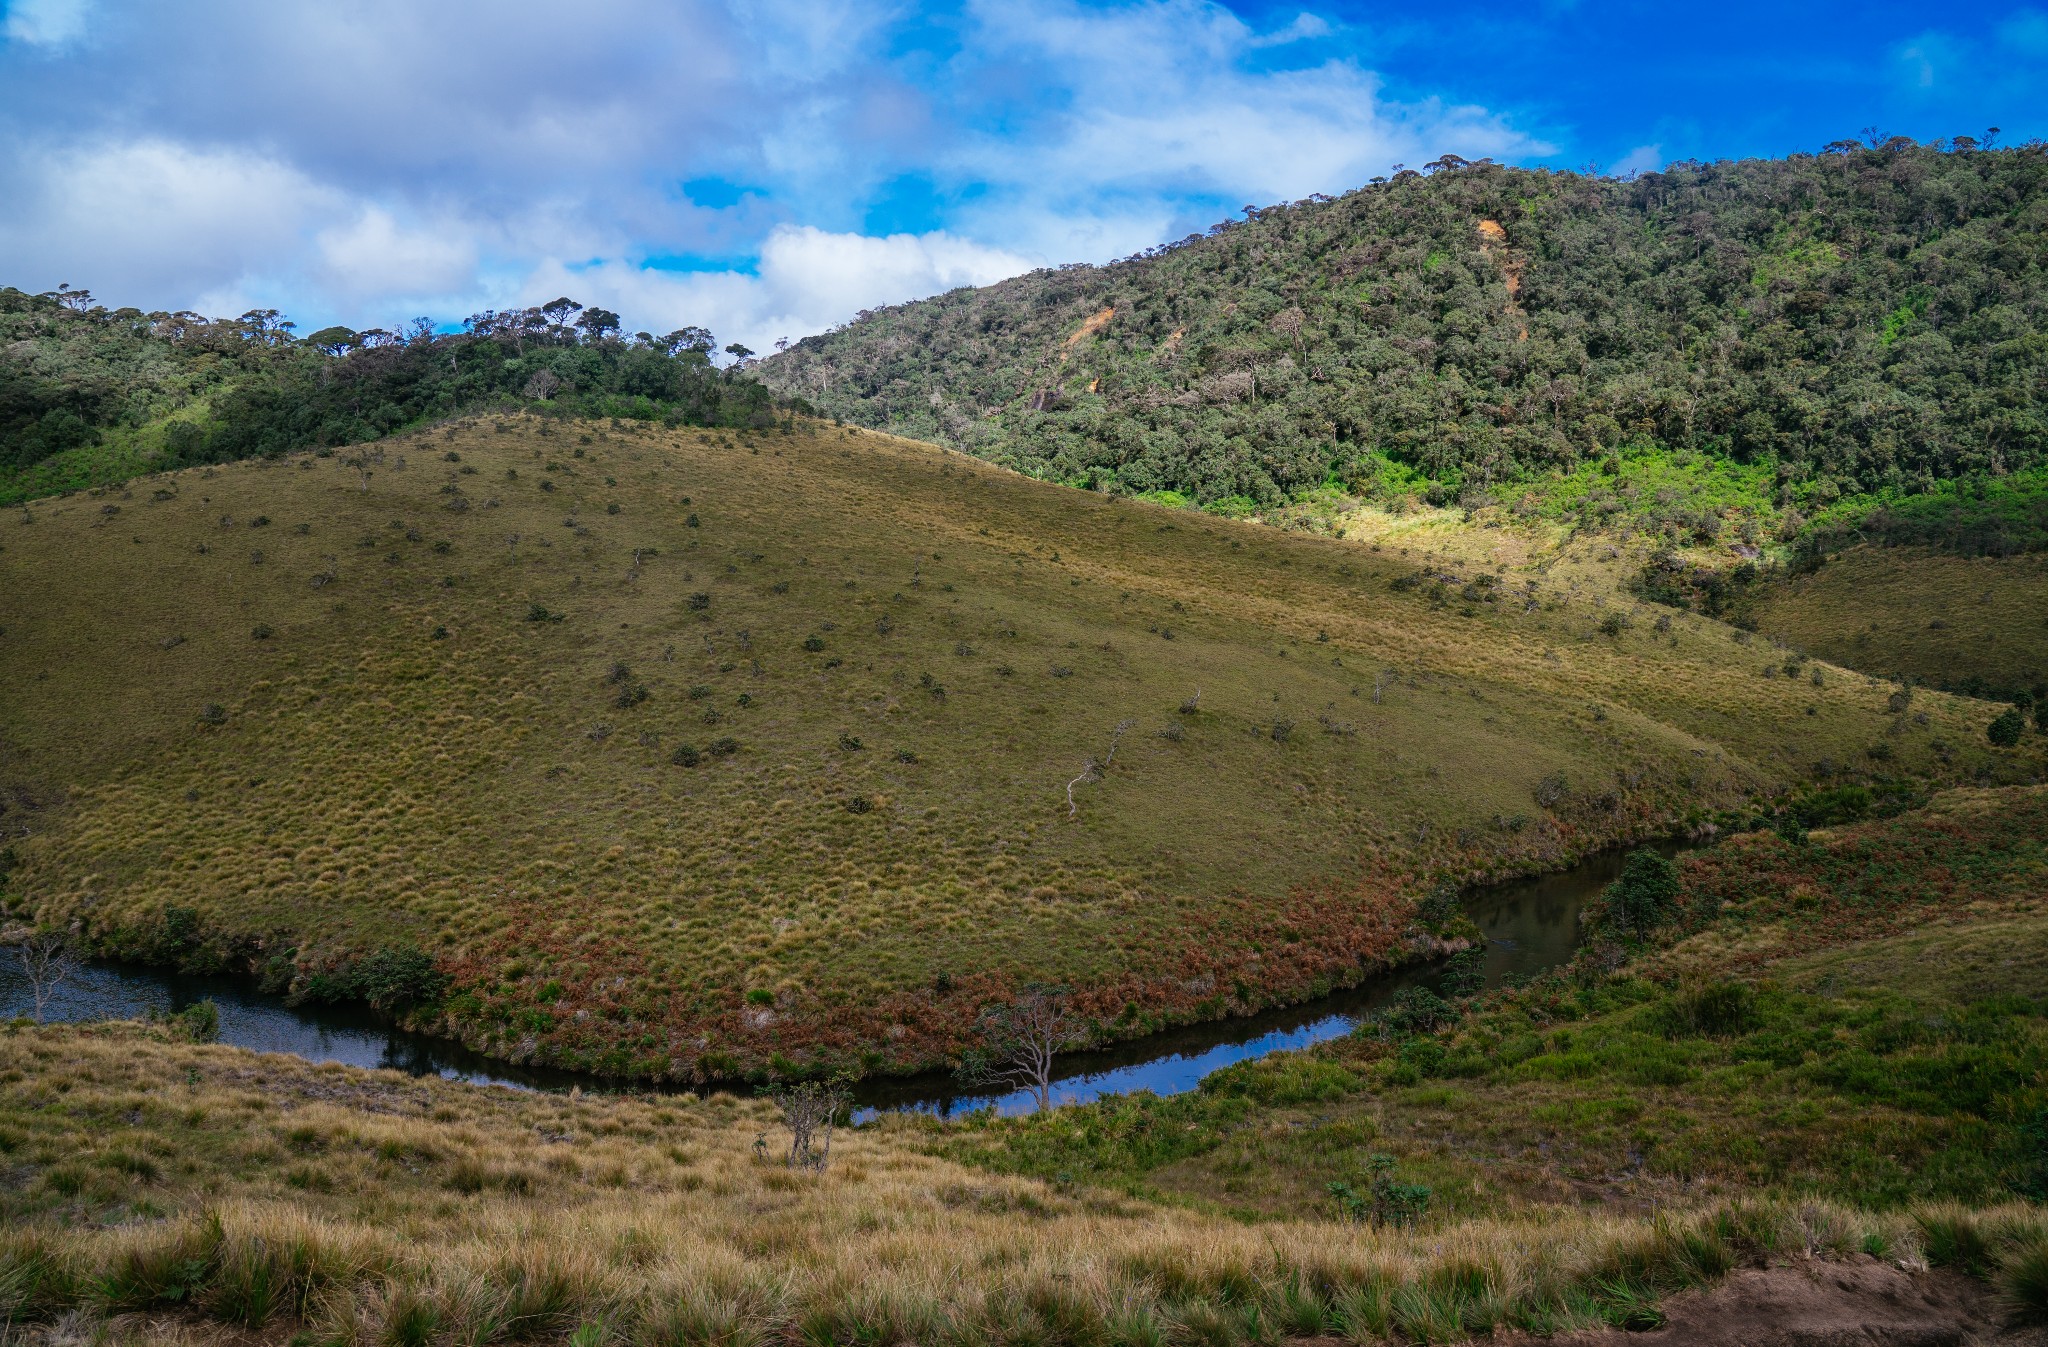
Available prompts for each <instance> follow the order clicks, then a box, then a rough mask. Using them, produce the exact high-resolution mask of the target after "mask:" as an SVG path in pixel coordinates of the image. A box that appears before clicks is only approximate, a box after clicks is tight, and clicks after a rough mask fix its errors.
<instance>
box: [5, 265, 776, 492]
mask: <svg viewBox="0 0 2048 1347" xmlns="http://www.w3.org/2000/svg"><path fill="white" fill-rule="evenodd" d="M295 330H296V325H295V324H294V323H292V322H291V321H289V320H288V319H286V318H285V317H283V315H281V314H280V313H278V312H277V311H276V310H274V309H253V310H250V311H249V312H247V313H245V314H243V315H241V316H240V317H238V318H208V317H205V316H202V315H200V314H196V313H189V312H179V313H166V312H155V313H144V312H142V311H140V310H138V309H133V308H115V309H110V308H107V307H105V306H104V305H101V304H99V303H98V302H96V301H95V300H94V298H93V296H92V294H91V292H90V291H87V290H75V289H72V288H70V287H69V286H64V287H60V288H59V289H57V290H54V291H49V292H45V293H43V294H28V293H25V292H23V291H21V290H17V289H12V288H8V289H0V472H5V471H9V470H14V471H19V470H21V469H23V468H27V467H30V466H32V465H34V464H36V463H39V462H41V461H43V460H44V459H47V458H50V457H51V456H53V455H56V454H60V453H63V452H65V451H67V450H74V449H79V448H81V447H88V446H92V445H95V444H98V443H100V442H101V441H102V440H103V439H105V438H106V437H108V436H110V435H119V434H126V435H147V436H156V437H159V438H160V442H161V447H160V452H159V454H158V455H157V459H156V462H157V464H158V465H159V466H163V467H177V466H183V465H187V464H194V463H210V462H222V461H226V460H230V459H237V458H250V457H257V456H262V455H272V454H280V453H286V452H289V451H292V450H296V449H304V448H308V447H316V446H321V445H342V444H355V443H360V442H363V441H368V440H375V439H379V438H381V437H383V436H386V435H389V434H391V433H392V432H394V431H397V430H399V429H401V428H403V427H406V426H410V425H415V424H418V423H420V422H422V421H426V420H431V419H435V418H439V417H443V416H450V415H455V414H457V413H462V412H468V411H474V410H477V409H479V408H484V407H489V406H493V405H507V404H513V403H521V404H528V405H540V406H543V407H550V408H554V409H557V410H560V411H564V412H568V413H573V414H581V415H592V416H614V417H630V418H634V419H640V420H657V421H664V422H666V423H668V424H670V425H697V426H728V427H742V426H755V427H760V426H766V425H769V424H772V423H773V422H774V421H776V420H777V419H778V418H779V415H780V414H781V413H784V412H787V411H789V410H793V409H795V410H801V409H803V408H802V407H801V404H800V403H793V402H791V401H790V400H789V399H786V398H780V399H779V398H777V397H775V396H774V395H773V394H772V393H771V392H770V391H769V390H768V389H767V388H765V387H763V386H762V385H761V384H760V383H759V382H757V381H756V380H755V379H753V378H752V377H751V375H750V374H749V373H748V372H747V358H748V357H750V356H751V355H752V354H753V353H752V352H751V351H748V350H747V349H746V348H745V347H743V346H739V345H731V346H728V347H726V348H725V349H726V353H727V354H728V355H731V356H733V357H734V360H733V362H732V364H731V365H729V366H728V367H726V368H722V369H721V368H720V367H718V366H717V365H716V364H715V363H714V361H713V358H712V356H713V352H714V350H715V349H716V341H715V339H714V338H713V337H712V335H711V334H710V333H709V332H707V331H705V330H704V329H703V328H701V327H685V328H681V329H678V330H677V331H674V332H670V333H667V334H665V335H662V336H656V335H654V334H652V333H648V332H636V333H633V334H631V335H625V334H623V333H622V332H621V331H620V321H619V316H618V315H617V314H615V313H612V312H610V311H609V310H606V309H602V308H596V307H586V306H584V305H582V304H579V303H577V302H575V301H574V300H571V299H568V298H566V297H563V298H559V299H555V300H551V301H550V302H548V303H546V304H541V305H536V306H533V307H531V308H521V309H509V310H505V311H502V312H501V311H496V310H487V311H485V312H482V313H478V314H473V315H471V317H470V318H469V319H468V320H467V322H465V323H464V324H463V326H462V329H461V330H460V331H454V332H440V331H436V330H435V328H434V325H433V323H432V322H430V321H429V320H427V319H425V318H420V319H416V320H414V321H413V322H412V323H410V324H409V325H407V326H405V327H404V328H402V329H400V330H397V331H392V330H387V329H382V328H371V329H369V330H367V331H361V332H358V331H354V330H352V329H350V328H346V327H327V328H322V329H320V330H319V331H317V332H313V333H311V334H309V335H307V336H304V337H300V336H297V335H295Z"/></svg>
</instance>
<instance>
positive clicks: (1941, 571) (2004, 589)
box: [1751, 547, 2048, 693]
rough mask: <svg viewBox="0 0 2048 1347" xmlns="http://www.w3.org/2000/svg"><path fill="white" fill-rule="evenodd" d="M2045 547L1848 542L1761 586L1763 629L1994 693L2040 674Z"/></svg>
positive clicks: (2045, 672)
mask: <svg viewBox="0 0 2048 1347" xmlns="http://www.w3.org/2000/svg"><path fill="white" fill-rule="evenodd" d="M2043 596H2048V553H2040V552H2035V553H2029V554H2027V555H2025V556H2016V557H1962V556H1952V555H1944V554H1942V553H1939V552H1932V551H1928V550H1926V549H1923V548H1891V547H1884V548H1879V547H1854V548H1850V549H1849V550H1848V551H1846V552H1843V553H1841V554H1840V555H1839V556H1836V557H1834V558H1833V559H1832V560H1830V561H1828V562H1827V563H1826V564H1825V565H1823V566H1821V567H1820V568H1819V569H1818V570H1816V571H1812V572H1808V573H1805V574H1798V575H1792V576H1788V577H1786V578H1784V579H1782V580H1778V581H1775V582H1773V583H1771V584H1769V585H1765V586H1762V587H1760V588H1759V589H1758V590H1757V591H1756V596H1755V598H1754V599H1753V601H1752V607H1751V615H1752V616H1753V617H1754V618H1755V620H1756V622H1757V625H1758V626H1759V627H1760V628H1761V629H1762V630H1764V631H1767V632H1769V633H1771V634H1772V635H1774V636H1778V637H1782V638H1783V639H1784V640H1786V641H1788V642H1790V643H1791V644H1793V645H1796V646H1798V647H1799V648H1800V649H1802V650H1808V651H1811V652H1813V653H1814V654H1816V655H1818V656H1820V657H1821V658H1823V659H1828V660H1833V661H1835V662H1836V663H1839V664H1845V665H1848V666H1850V667H1852V668H1857V669H1865V670H1868V671H1870V672H1872V673H1878V674H1888V675H1892V676H1895V677H1899V678H1910V679H1912V680H1914V681H1915V682H1919V683H1924V684H1927V685H1930V686H1933V687H1943V688H1957V689H1970V690H1985V691H1990V692H1994V693H1998V692H2003V693H2014V692H2020V691H2031V690H2032V689H2033V688H2034V687H2035V686H2036V685H2037V684H2040V683H2042V682H2044V681H2048V605H2044V603H2043Z"/></svg>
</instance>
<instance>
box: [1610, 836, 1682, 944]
mask: <svg viewBox="0 0 2048 1347" xmlns="http://www.w3.org/2000/svg"><path fill="white" fill-rule="evenodd" d="M1678 889H1679V886H1678V867H1677V866H1675V865H1673V864H1672V863H1671V862H1670V861H1668V860H1666V859H1664V857H1662V856H1659V855H1658V854H1657V853H1656V852H1654V851H1649V850H1637V851H1632V852H1630V853H1629V856H1628V860H1627V861H1625V862H1624V863H1623V865H1622V870H1621V878H1619V879H1617V880H1615V881H1614V882H1613V883H1612V884H1609V885H1608V886H1607V891H1606V893H1605V894H1603V895H1602V896H1603V897H1604V898H1605V899H1606V900H1607V916H1608V919H1609V920H1610V921H1611V922H1613V923H1614V925H1615V926H1617V927H1619V928H1620V929H1622V930H1624V931H1627V932H1629V933H1630V934H1633V935H1636V936H1643V935H1647V934H1649V933H1650V932H1651V931H1652V930H1654V929H1655V928H1656V927H1657V926H1659V925H1661V924H1662V923H1663V922H1664V921H1666V920H1668V919H1669V918H1670V916H1671V914H1672V908H1673V905H1674V904H1675V903H1676V901H1677V899H1678Z"/></svg>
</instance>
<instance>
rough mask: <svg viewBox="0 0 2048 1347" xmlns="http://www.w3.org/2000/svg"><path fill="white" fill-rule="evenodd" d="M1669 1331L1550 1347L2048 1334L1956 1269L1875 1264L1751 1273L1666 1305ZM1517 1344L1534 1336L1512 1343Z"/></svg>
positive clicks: (1919, 1346) (1881, 1343)
mask: <svg viewBox="0 0 2048 1347" xmlns="http://www.w3.org/2000/svg"><path fill="white" fill-rule="evenodd" d="M1663 1309H1664V1314H1665V1316H1666V1320H1667V1322H1666V1323H1665V1325H1664V1327H1662V1328H1658V1329H1652V1330H1650V1331H1648V1332H1642V1333H1624V1332H1621V1331H1620V1330H1618V1329H1605V1330H1601V1331H1599V1332H1591V1333H1573V1334H1565V1335H1562V1336H1559V1337H1555V1338H1550V1339H1546V1340H1544V1341H1545V1342H1547V1343H1548V1344H1550V1347H1608V1345H1609V1344H1613V1345H1614V1347H1620V1344H1622V1343H1624V1342H1626V1343H1629V1344H1639V1343H1640V1344H1649V1343H1668V1344H1683V1347H1951V1345H1952V1344H1953V1347H1964V1345H1965V1344H1976V1343H1984V1344H1998V1345H1999V1347H2040V1345H2042V1344H2048V1329H2039V1328H2010V1327H2008V1326H2007V1324H2006V1321H2005V1317H2004V1315H2003V1314H2002V1313H2001V1312H2000V1309H1999V1305H1998V1300H1997V1296H1996V1294H1995V1293H1994V1292H1993V1291H1992V1290H1991V1288H1990V1287H1988V1286H1986V1285H1984V1284H1983V1283H1982V1282H1978V1281H1973V1280H1971V1279H1970V1278H1968V1277H1965V1276H1962V1275H1960V1274H1958V1273H1954V1272H1922V1273H1908V1272H1903V1271H1901V1270H1900V1269H1899V1268H1898V1267H1896V1266H1894V1265H1893V1264H1890V1263H1885V1262H1880V1261H1879V1260H1877V1259H1875V1258H1868V1257H1861V1256H1859V1257H1856V1258H1852V1259H1849V1260H1847V1261H1844V1262H1840V1263H1832V1262H1825V1263H1824V1262H1818V1261H1803V1262H1799V1263H1794V1264H1791V1265H1789V1266H1784V1267H1773V1268H1764V1269H1754V1268H1750V1269H1744V1270H1742V1271H1740V1272H1735V1273H1731V1274H1730V1275H1729V1276H1728V1278H1727V1280H1725V1281H1723V1282H1721V1283H1720V1284H1719V1285H1717V1286H1715V1287H1712V1288H1711V1289H1708V1290H1704V1291H1689V1292H1686V1293H1684V1294H1682V1295H1676V1296H1673V1297H1671V1299H1669V1300H1668V1301H1666V1302H1665V1303H1664V1306H1663ZM1507 1341H1509V1342H1512V1343H1515V1344H1516V1347H1535V1344H1536V1342H1537V1341H1538V1340H1537V1339H1534V1338H1522V1337H1513V1338H1509V1339H1507Z"/></svg>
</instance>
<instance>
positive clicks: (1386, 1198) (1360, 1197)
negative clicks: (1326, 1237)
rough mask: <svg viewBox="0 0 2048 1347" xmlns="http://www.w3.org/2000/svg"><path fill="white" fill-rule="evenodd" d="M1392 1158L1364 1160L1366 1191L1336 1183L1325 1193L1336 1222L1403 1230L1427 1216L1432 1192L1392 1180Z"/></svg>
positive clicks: (1422, 1186) (1347, 1184)
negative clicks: (1350, 1222) (1331, 1201)
mask: <svg viewBox="0 0 2048 1347" xmlns="http://www.w3.org/2000/svg"><path fill="white" fill-rule="evenodd" d="M1394 1164H1395V1162H1394V1157H1393V1156H1391V1155H1381V1154H1374V1155H1370V1156H1368V1157H1366V1189H1365V1191H1364V1192H1363V1193H1361V1192H1359V1191H1358V1190H1357V1189H1356V1188H1355V1187H1353V1186H1352V1185H1351V1184H1349V1183H1346V1182H1344V1181H1342V1180H1336V1181H1333V1182H1332V1183H1330V1184H1329V1186H1328V1191H1329V1194H1330V1196H1331V1198H1332V1199H1333V1200H1334V1201H1335V1202H1336V1204H1337V1218H1338V1219H1339V1220H1343V1221H1352V1222H1364V1223H1370V1224H1372V1225H1376V1226H1392V1227H1394V1228H1395V1229H1397V1230H1399V1229H1405V1228H1407V1227H1409V1226H1413V1225H1419V1224H1420V1223H1421V1221H1422V1218H1423V1217H1424V1216H1426V1215H1428V1214H1429V1202H1430V1198H1431V1197H1432V1196H1433V1192H1432V1190H1431V1189H1430V1187H1429V1185H1427V1184H1423V1183H1402V1182H1401V1181H1399V1180H1398V1179H1396V1178H1395V1177H1394Z"/></svg>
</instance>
